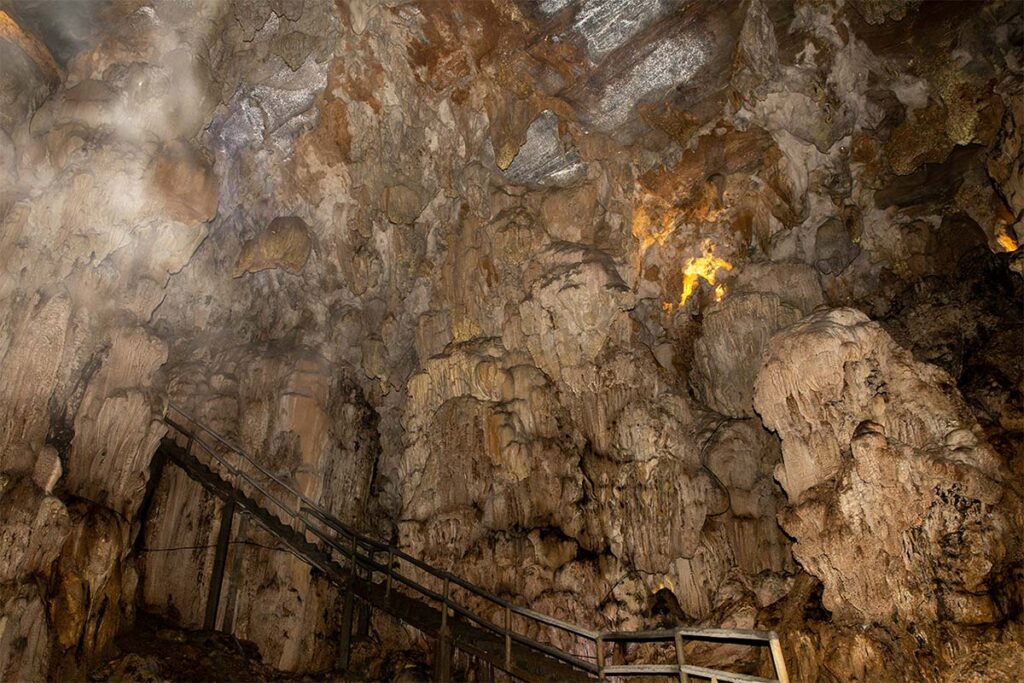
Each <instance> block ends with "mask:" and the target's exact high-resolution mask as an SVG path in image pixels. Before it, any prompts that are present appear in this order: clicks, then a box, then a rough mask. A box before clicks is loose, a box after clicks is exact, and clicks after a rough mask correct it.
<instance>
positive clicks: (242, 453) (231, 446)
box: [164, 401, 316, 507]
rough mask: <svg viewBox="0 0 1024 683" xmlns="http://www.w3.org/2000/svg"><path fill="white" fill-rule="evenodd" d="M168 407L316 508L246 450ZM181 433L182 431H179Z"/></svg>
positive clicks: (185, 413) (188, 416)
mask: <svg viewBox="0 0 1024 683" xmlns="http://www.w3.org/2000/svg"><path fill="white" fill-rule="evenodd" d="M167 405H168V406H169V407H170V408H172V409H174V410H175V411H176V412H178V413H180V414H181V415H183V416H185V417H186V418H187V419H188V420H189V421H190V422H191V423H192V424H194V425H196V426H197V427H198V428H199V429H200V430H201V431H203V432H206V433H207V434H209V435H210V436H212V437H213V438H214V439H216V440H217V441H219V442H220V443H221V444H223V445H224V446H226V447H227V448H228V449H230V450H231V451H232V452H234V453H237V454H238V455H240V456H242V457H243V458H245V459H246V460H247V461H248V462H249V463H250V464H251V465H252V466H253V467H255V468H256V469H258V470H259V471H260V472H262V473H263V474H264V475H266V476H267V477H268V478H270V479H272V480H274V481H275V482H277V483H278V484H280V485H281V486H283V487H285V488H286V489H288V491H290V492H291V493H294V494H295V495H296V496H298V497H299V499H301V500H302V502H304V503H306V504H307V505H310V506H314V507H315V506H316V503H314V502H313V501H312V500H310V499H309V498H307V497H306V496H305V495H304V494H302V493H301V492H300V491H298V490H296V489H294V488H292V486H291V484H289V483H287V482H286V481H284V480H283V479H281V478H280V477H278V476H277V475H276V474H274V473H273V472H271V471H270V470H268V469H266V468H265V467H263V465H261V464H260V463H259V462H258V461H257V460H256V459H255V458H253V457H252V456H251V455H249V454H248V453H246V452H245V451H244V450H242V449H241V448H240V447H238V446H236V445H234V444H233V443H231V442H230V441H228V440H227V439H226V438H225V437H223V436H221V435H220V434H218V433H217V432H215V431H214V430H212V429H210V428H209V427H207V426H206V425H204V424H203V423H202V422H200V421H199V420H197V419H196V418H195V417H193V416H192V415H190V414H189V413H187V412H185V411H184V410H182V409H181V408H179V407H178V406H176V405H174V404H173V403H171V402H170V401H168V402H167ZM164 420H165V421H169V418H167V417H165V418H164ZM179 431H180V430H179Z"/></svg>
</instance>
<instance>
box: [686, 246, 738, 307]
mask: <svg viewBox="0 0 1024 683" xmlns="http://www.w3.org/2000/svg"><path fill="white" fill-rule="evenodd" d="M701 251H703V252H704V253H703V254H702V255H701V256H694V257H691V258H688V259H686V264H685V265H684V266H683V291H682V293H681V294H680V295H679V306H680V307H682V306H684V305H685V304H686V302H687V301H688V300H689V299H690V297H691V296H693V293H694V292H695V291H697V285H698V284H699V281H700V280H704V281H705V282H707V283H708V284H709V285H711V286H712V287H714V290H715V301H721V300H722V297H724V296H725V285H723V284H719V283H718V282H717V280H718V273H719V271H722V270H726V271H728V270H732V264H731V263H729V262H728V261H726V260H725V259H721V258H718V257H717V256H715V245H714V244H712V243H711V240H704V242H703V244H701Z"/></svg>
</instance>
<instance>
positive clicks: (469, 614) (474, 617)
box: [448, 598, 505, 636]
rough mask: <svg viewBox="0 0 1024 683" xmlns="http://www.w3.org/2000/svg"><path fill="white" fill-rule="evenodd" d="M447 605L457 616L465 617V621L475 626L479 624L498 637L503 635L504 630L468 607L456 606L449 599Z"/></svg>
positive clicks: (455, 603)
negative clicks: (473, 623)
mask: <svg viewBox="0 0 1024 683" xmlns="http://www.w3.org/2000/svg"><path fill="white" fill-rule="evenodd" d="M448 605H449V607H451V608H452V611H454V612H457V613H458V614H461V615H462V616H464V617H466V618H467V619H469V620H471V621H474V622H476V623H477V624H480V625H481V626H483V627H484V628H486V629H487V630H488V631H493V632H494V633H496V634H498V635H499V636H501V635H505V629H503V628H502V627H500V626H498V625H497V624H495V623H494V622H493V621H491V620H490V619H488V618H487V617H482V616H480V615H479V614H477V613H476V612H474V611H473V610H471V609H469V608H468V607H463V606H462V605H460V604H458V603H457V602H453V601H452V600H451V598H449V599H448Z"/></svg>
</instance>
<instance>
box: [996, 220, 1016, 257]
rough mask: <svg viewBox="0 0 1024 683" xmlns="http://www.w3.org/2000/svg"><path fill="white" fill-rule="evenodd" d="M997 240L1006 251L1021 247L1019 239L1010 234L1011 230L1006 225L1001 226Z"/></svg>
mask: <svg viewBox="0 0 1024 683" xmlns="http://www.w3.org/2000/svg"><path fill="white" fill-rule="evenodd" d="M996 242H998V243H999V246H1000V247H1002V249H1003V251H1006V252H1010V251H1017V249H1018V248H1019V247H1020V245H1019V244H1017V240H1016V239H1014V237H1013V235H1011V234H1010V231H1009V230H1007V229H1006V226H1000V228H999V232H998V233H996Z"/></svg>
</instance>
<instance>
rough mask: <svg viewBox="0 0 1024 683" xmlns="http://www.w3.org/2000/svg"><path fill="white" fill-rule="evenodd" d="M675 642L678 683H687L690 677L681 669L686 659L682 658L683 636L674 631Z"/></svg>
mask: <svg viewBox="0 0 1024 683" xmlns="http://www.w3.org/2000/svg"><path fill="white" fill-rule="evenodd" d="M675 641H676V664H678V665H679V683H689V681H690V675H689V674H688V673H686V672H685V671H683V667H684V666H685V665H686V657H685V656H683V634H682V633H680V632H679V630H678V629H677V630H676V633H675Z"/></svg>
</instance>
